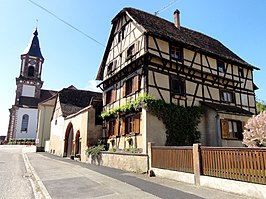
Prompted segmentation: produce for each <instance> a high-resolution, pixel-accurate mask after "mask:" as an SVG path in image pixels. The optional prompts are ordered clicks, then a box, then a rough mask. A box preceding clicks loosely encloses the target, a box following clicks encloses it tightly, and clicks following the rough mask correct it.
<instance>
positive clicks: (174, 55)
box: [170, 46, 182, 61]
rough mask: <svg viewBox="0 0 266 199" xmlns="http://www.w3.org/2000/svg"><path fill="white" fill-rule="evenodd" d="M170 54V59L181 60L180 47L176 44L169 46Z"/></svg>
mask: <svg viewBox="0 0 266 199" xmlns="http://www.w3.org/2000/svg"><path fill="white" fill-rule="evenodd" d="M170 56H171V59H173V60H176V61H180V60H182V49H181V48H180V47H178V46H171V47H170Z"/></svg>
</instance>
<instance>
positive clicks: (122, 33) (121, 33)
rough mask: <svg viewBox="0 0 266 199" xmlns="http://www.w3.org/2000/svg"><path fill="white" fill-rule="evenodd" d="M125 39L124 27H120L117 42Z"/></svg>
mask: <svg viewBox="0 0 266 199" xmlns="http://www.w3.org/2000/svg"><path fill="white" fill-rule="evenodd" d="M124 38H125V27H122V28H121V30H120V31H119V32H118V42H120V41H122V40H123V39H124Z"/></svg>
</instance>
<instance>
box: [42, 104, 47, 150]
mask: <svg viewBox="0 0 266 199" xmlns="http://www.w3.org/2000/svg"><path fill="white" fill-rule="evenodd" d="M43 108H44V114H43V115H44V117H43V124H42V137H41V147H42V146H44V143H43V142H44V140H43V132H44V126H45V115H46V107H45V106H44V107H43Z"/></svg>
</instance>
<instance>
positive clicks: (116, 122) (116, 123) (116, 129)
mask: <svg viewBox="0 0 266 199" xmlns="http://www.w3.org/2000/svg"><path fill="white" fill-rule="evenodd" d="M118 127H119V122H118V121H117V120H116V121H115V128H114V131H115V132H114V135H115V136H118Z"/></svg>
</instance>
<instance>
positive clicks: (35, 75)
mask: <svg viewBox="0 0 266 199" xmlns="http://www.w3.org/2000/svg"><path fill="white" fill-rule="evenodd" d="M43 62H44V58H43V56H42V53H41V48H40V43H39V39H38V31H37V28H36V30H35V31H34V33H33V37H32V39H31V41H30V43H29V44H28V46H27V48H26V49H25V50H24V52H23V53H22V55H21V69H20V77H24V78H29V79H31V80H41V74H42V64H43Z"/></svg>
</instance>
